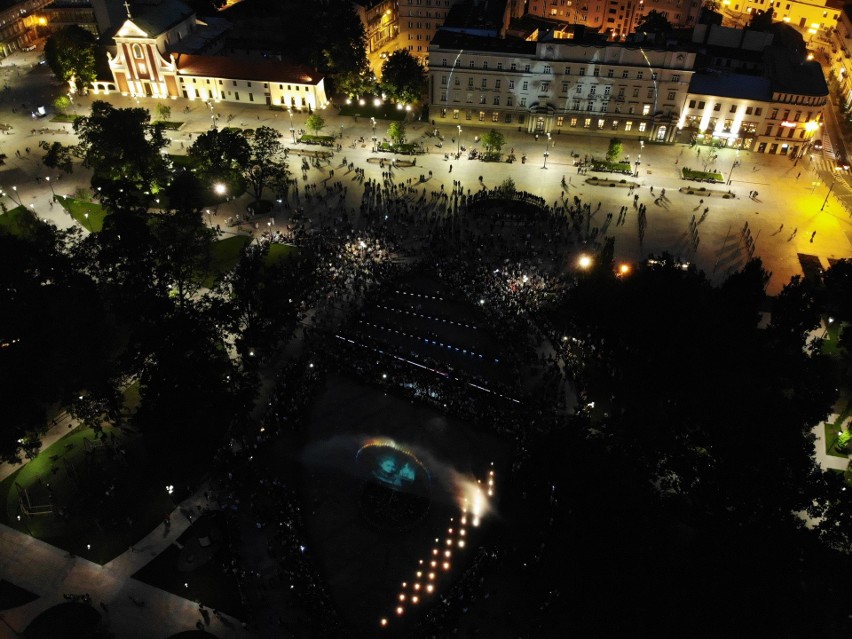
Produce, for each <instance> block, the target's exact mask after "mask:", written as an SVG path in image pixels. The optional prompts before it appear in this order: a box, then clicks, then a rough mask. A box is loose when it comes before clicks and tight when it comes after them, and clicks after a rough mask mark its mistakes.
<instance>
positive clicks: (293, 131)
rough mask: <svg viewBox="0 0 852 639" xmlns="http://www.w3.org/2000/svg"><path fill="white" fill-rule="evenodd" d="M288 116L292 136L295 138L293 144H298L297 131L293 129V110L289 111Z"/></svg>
mask: <svg viewBox="0 0 852 639" xmlns="http://www.w3.org/2000/svg"><path fill="white" fill-rule="evenodd" d="M287 115H289V116H290V135H292V136H293V144H296V129H294V128H293V109H292V107H291V108H288V109H287Z"/></svg>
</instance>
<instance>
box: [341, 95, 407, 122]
mask: <svg viewBox="0 0 852 639" xmlns="http://www.w3.org/2000/svg"><path fill="white" fill-rule="evenodd" d="M405 113H406V112H405V110H404V109H397V108H396V105H395V104H390V103H388V102H383V103H382V104H380V105H379V106H373V98H366V99H365V100H364V104H358V101H357V100H353V102H352V104H344V105H343V106H342V107H340V115H350V116H352V117H359V118H376V119H377V120H404V119H405Z"/></svg>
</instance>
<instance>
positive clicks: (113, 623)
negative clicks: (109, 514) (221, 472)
mask: <svg viewBox="0 0 852 639" xmlns="http://www.w3.org/2000/svg"><path fill="white" fill-rule="evenodd" d="M207 490H209V489H208V487H207V486H202V487H201V488H199V489H198V491H197V492H196V493H195V494H194V495H192V496H191V497H189V498H188V499H186V500H184V501H183V502H181V504H180V505H179V506H178V507H176V508H175V510H174V511H173V512H172V525H171V526H170V528H169V530H168V532H167V534H165V535H164V534H163V528H162V527H161V526H158V527H157V528H156V529H154V530H153V531H151V532H150V533H149V534H148V535H147V536H146V537H144V538H143V539H142V540H140V541H139V542H137V544H136V545H135V546H134V551H130V550H129V549H128V550H127V551H126V552H124V553H123V554H121V555H119V556H118V557H116V558H115V559H113V560H112V561H110V562H109V563H107V564H105V565H103V566H100V565H98V564H95V563H92V562H90V561H87V560H85V559H81V558H80V557H69V556H68V555H67V554H66V553H65V551H64V550H61V549H59V548H56V547H55V546H51V545H50V544H47V543H45V542H43V541H40V540H38V539H34V538H33V537H30V536H29V535H26V534H24V533H22V532H18V531H16V530H13V529H11V528H8V527H6V526H2V525H0V575H2V576H3V578H4V579H6V580H8V581H10V582H11V583H13V584H15V585H17V586H20V587H22V588H26V589H27V590H29V591H31V592H33V593H35V594H37V595H39V598H38V599H36V600H35V601H32V602H30V603H29V604H26V605H24V606H20V607H18V608H14V609H12V610H8V611H5V612H4V613H3V614H4V616H5V618H6V621H7V622H8V623H9V624H10V625H11V626H12V627H13V628H15V629H16V630H19V631H23V630H24V629H25V628H26V627H27V625H28V624H29V623H30V622H31V621H32V620H33V619H34V618H35V617H36V616H38V615H39V614H40V613H42V612H44V611H45V610H47V609H48V608H50V607H52V606H55V605H57V604H61V603H65V600H64V599H63V597H62V595H63V594H64V593H75V594H81V593H88V594H89V595H90V596H91V597H92V605H93V606H95V607H96V608H97V609H98V610H99V612H102V610H101V609H100V604H101V603H103V604H105V605H106V607H107V610H108V613H106V614H103V613H102V615H103V616H104V618H105V621H106V623H107V625H108V627H109V629H110V630H111V631H112V632H114V633H115V635H116V637H118V638H120V639H125V638H131V637H145V638H152V639H157V638H160V637H168V636H170V635H172V634H175V633H178V632H182V631H187V630H194V629H195V623H196V622H197V621H198V620H199V619H201V616H200V615H199V614H198V605H197V604H196V603H195V602H193V601H189V600H188V599H184V598H183V597H179V596H177V595H173V594H171V593H167V592H165V591H163V590H160V589H158V588H155V587H153V586H149V585H147V584H144V583H142V582H140V581H136V580H134V579H132V578H131V575H133V574H134V573H135V572H136V571H138V570H139V569H140V568H142V567H143V566H144V565H145V564H147V563H148V562H149V561H151V560H152V559H153V558H154V557H156V556H157V555H158V554H160V553H161V552H163V551H164V550H165V549H166V548H168V547H169V546H170V545H171V544H172V543H173V542H174V541H175V540H176V539H177V538H178V537H179V536H180V535H181V534H182V533H183V532H184V531H185V530H186V529H187V528H189V525H190V522H189V521H188V520H187V518H186V517H185V516H184V515H183V514H182V513H181V508H185V509H188V510H190V511H192V512H197V506H198V505H202V506H205V505H206V500H205V498H204V492H205V491H207ZM131 596H133V597H135V598H137V599H141V600H142V601H144V602H145V605H144V607H140V606H137V605H135V604H134V603H133V602H132V601H131V600H130V597H131ZM202 603H203V602H202ZM223 616H224V617H225V619H226V620H228V622H229V623H230V626H226V625H224V624H222V623H221V622H220V621H218V620H217V619H216V618H215V617H213V618H212V619H211V624H210V626H209V630H210V632H211V633H214V634H215V636H216V637H218V638H219V639H236V638H238V637H239V638H241V639H250V638H251V637H254V636H255V635H254V634H252V633H250V632H248V631H246V630H244V629H243V628H242V626H241V625H240V621H238V620H235V619H231V618H228V617H227V616H225V615H223ZM4 632H5V633H6V634H4ZM6 636H9V637H11V633H9V631H8V628H6V627H5V626H0V637H6Z"/></svg>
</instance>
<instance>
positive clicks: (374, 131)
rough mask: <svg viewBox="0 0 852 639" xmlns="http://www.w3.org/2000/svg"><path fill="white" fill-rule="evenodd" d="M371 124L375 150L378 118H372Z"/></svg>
mask: <svg viewBox="0 0 852 639" xmlns="http://www.w3.org/2000/svg"><path fill="white" fill-rule="evenodd" d="M370 125H371V126H372V127H373V150H374V151H375V150H376V149H375V147H376V118H370Z"/></svg>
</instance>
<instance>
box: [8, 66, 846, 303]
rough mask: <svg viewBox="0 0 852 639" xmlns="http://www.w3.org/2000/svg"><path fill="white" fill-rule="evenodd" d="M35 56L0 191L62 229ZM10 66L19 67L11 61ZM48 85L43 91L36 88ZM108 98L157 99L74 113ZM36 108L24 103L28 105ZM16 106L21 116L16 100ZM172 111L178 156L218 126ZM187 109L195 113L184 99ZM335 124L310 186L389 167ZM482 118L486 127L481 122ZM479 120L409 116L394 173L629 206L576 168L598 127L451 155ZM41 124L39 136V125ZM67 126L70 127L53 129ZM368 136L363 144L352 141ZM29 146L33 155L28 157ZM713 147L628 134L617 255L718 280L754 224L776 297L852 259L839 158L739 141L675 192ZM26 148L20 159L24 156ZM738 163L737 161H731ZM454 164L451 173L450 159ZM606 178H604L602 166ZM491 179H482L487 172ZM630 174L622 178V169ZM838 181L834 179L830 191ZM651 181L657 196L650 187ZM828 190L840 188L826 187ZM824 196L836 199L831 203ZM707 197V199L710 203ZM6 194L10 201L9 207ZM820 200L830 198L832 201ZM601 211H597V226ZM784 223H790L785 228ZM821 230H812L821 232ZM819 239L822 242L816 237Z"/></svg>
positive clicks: (740, 258) (347, 128) (615, 232)
mask: <svg viewBox="0 0 852 639" xmlns="http://www.w3.org/2000/svg"><path fill="white" fill-rule="evenodd" d="M34 60H35V58H34V54H32V53H31V54H16V55H15V56H11V57H10V58H7V59H6V60H5V61H4V62H3V65H4V66H3V67H2V68H4V69H5V70H4V72H3V73H4V76H3V79H4V81H5V82H9V83H10V84H9V86H10V89H9V90H6V91H4V92H3V102H2V103H0V124H5V125H7V126H11V127H12V128H11V135H10V134H8V132H7V133H4V134H2V137H0V140H2V147H3V152H4V153H5V154H6V155H7V159H6V164H5V166H3V167H2V169H0V188H2V189H3V190H5V191H6V192H9V191H10V188H11V186H13V185H14V186H17V195H18V196H19V199H20V200H21V202H22V203H24V204H25V205H27V206H28V207H34V210H35V211H36V213H37V214H38V216H39V217H41V218H44V219H48V220H50V221H52V222H54V223H56V224H57V225H58V226H60V227H67V226H70V225H72V224H73V223H74V222H73V220H72V219H71V218H70V216H68V215H67V214H66V213H65V212H64V211H63V210H62V209H61V208H60V207H58V206H54V207H52V208H51V207H50V206H49V201H50V197H51V191H50V185H48V184H46V183H45V182H44V181H42V182H41V183H40V184H37V183H36V179H35V178H36V176H42V177H43V176H45V175H49V173H48V170H47V169H46V168H45V167H44V166H43V165H41V162H40V157H41V154H42V153H41V151H40V150H39V149H38V143H39V141H41V140H51V141H52V140H59V141H62V142H65V143H72V142H73V140H74V136H73V135H72V134H71V133H70V132H71V125H70V124H61V123H55V122H50V117H47V118H44V119H40V120H34V119H32V118H31V116H30V108H31V107H32V106H34V105H35V104H36V103H37V99H38V98H37V99H36V100H34V99H33V98H28V97H27V96H28V95H37V96H39V97H41V98H43V99H42V100H41V102H48V103H49V101H48V100H47V98H46V97H45V95H44V93H42V92H40V91H44V92H47V91H48V90H47V89H43V87H44V85H45V84H47V85H49V86H50V87H51V88H50V90H52V91H54V92H58V91H59V88H58V87H57V86H56V83H55V81H54V80H53V79H52V78H51V76H50V75H49V74H45V73H43V72H42V71H43V69H44V65H42V66H41V67H40V68H39V67H38V66H36V71H35V73H36V74H37V75H36V76H33V75H32V74H33V64H34ZM10 65H17V66H15V67H14V68H13V70H12V71H10V69H11V68H12V67H10ZM16 81H17V82H20V83H21V87H20V88H15V87H16V86H17V85H15V84H14V82H16ZM39 87H42V89H39ZM97 99H106V100H109V101H110V102H111V103H113V104H114V105H115V106H117V107H127V106H137V105H141V106H146V107H148V108H150V109H153V108H154V107H155V106H156V104H157V101H156V100H153V99H151V100H143V101H137V100H136V99H134V98H128V97H122V96H120V95H109V96H96V95H89V96H86V97H83V96H79V97H77V98H75V110H76V111H77V112H78V113H86V112H88V106H89V105H90V104H91V102H92V101H93V100H97ZM23 104H27V105H28V107H27V108H24V107H23V106H22V105H23ZM13 106H14V107H16V111H17V112H16V113H11V112H10V111H11V108H12V107H13ZM170 106H171V107H172V119H173V120H175V121H182V122H184V125H183V126H182V127H181V129H180V130H179V131H170V132H168V135H169V137H170V138H171V139H172V145H171V148H170V152H172V153H176V154H180V153H182V152H185V149H186V148H187V147H188V146H189V145H190V144H191V143H192V139H194V137H195V136H197V134H199V133H201V132H204V131H206V130H208V129H209V128H210V126H211V123H212V122H211V110H210V109H209V108H208V106H207V105H205V104H204V103H200V102H187V101H185V100H174V101H171V102H170ZM186 106H189V111H188V112H186V111H185V107H186ZM212 113H213V114H214V115H217V116H218V120H217V121H218V123H219V125H220V126H224V125H225V124H226V123H227V122H229V121H230V125H231V126H240V127H246V128H254V127H257V126H261V125H264V126H272V127H274V128H277V129H278V130H280V131H281V132H282V133H283V140H284V141H285V142H288V141H290V140H291V139H292V138H291V135H290V131H289V128H290V121H289V118H288V115H287V113H286V112H280V111H271V110H269V109H268V108H267V107H264V106H256V105H245V106H241V105H235V104H225V103H220V104H216V105H215V106H214V109H213V111H212ZM322 115H323V117H324V118H325V119H326V121H327V126H326V129H325V130H324V133H327V134H331V133H333V134H335V135H341V134H342V136H343V137H342V146H343V149H342V151H340V152H337V153H336V154H335V157H334V158H333V160H332V162H331V166H324V167H322V168H320V169H317V168H314V167H312V168H311V169H310V171H309V179H308V181H309V182H315V183H316V182H322V181H324V180H326V179H327V178H328V177H329V175H328V172H329V170H332V169H334V168H335V167H337V166H338V165H339V164H340V163H341V161H342V158H343V157H345V158H346V159H347V160H348V161H349V162H354V163H355V164H356V166H358V167H360V168H363V169H364V171H365V175H366V178H368V179H369V178H374V179H381V174H382V171H383V168H382V167H381V166H380V165H378V164H374V163H368V162H367V159H368V158H369V157H371V156H374V154H372V153H371V148H370V147H371V144H370V138H371V137H372V128H371V126H370V121H369V119H368V118H358V119H357V121H356V120H355V119H354V118H351V117H340V116H338V115H336V111H335V109H334V108H329V109H327V110H326V111H324V112H323V113H322ZM306 117H307V114H294V115H293V126H294V127H295V128H296V129H303V128H304V123H305V119H306ZM476 124H478V123H476ZM476 124H475V123H472V122H466V121H460V125H461V127H462V132H461V139H460V144H459V142H458V141H456V137H457V136H458V131H457V129H456V128H455V127H453V128H452V130H444V131H440V134H441V136H442V137H443V143H442V147H440V148H438V147H437V146H435V143H437V142H439V140H437V139H435V138H434V137H430V136H429V135H428V134H429V133H431V131H432V127H431V125H430V124H429V123H428V122H417V121H414V122H411V123H409V124H408V137H409V140H412V141H413V140H419V141H421V142H423V143H424V144H425V145H428V153H427V154H425V155H422V156H418V158H417V165H416V166H414V167H411V168H405V169H399V170H398V171H397V172H396V175H395V178H396V180H397V181H405V180H407V179H409V178H414V179H415V180H416V179H418V178H419V176H420V175H421V174H426V173H428V172H429V171H432V174H433V176H432V179H430V180H428V181H427V183H426V184H424V185H423V186H424V187H425V188H427V189H428V190H434V191H437V190H439V188H440V185H441V184H444V185H445V186H446V187H447V188H449V187H450V186H451V184H452V181H453V180H461V181H462V184H463V185H464V187H465V188H468V189H470V190H471V191H475V190H477V189H480V188H482V187H483V186H484V187H487V188H490V187H494V186H497V185H498V184H499V183H500V182H502V181H503V180H504V179H506V178H509V177H511V178H512V179H513V180H514V181H515V184H516V186H517V188H518V189H519V190H527V191H530V192H532V193H536V194H538V195H541V196H542V197H544V199H545V201H547V202H549V203H556V202H557V201H558V200H559V199H560V197H561V196H563V195H564V196H565V197H566V198H568V199H569V200H570V199H573V197H574V196H576V197H579V198H580V199H582V200H583V201H584V202H590V203H592V206H593V209H594V208H595V207H596V205H595V203H596V202H601V203H602V204H601V208H600V212H599V213H598V216H599V218H600V220H599V222H600V226H601V227H603V224H604V218H605V215H606V213H607V212H615V211H618V210H620V208H621V206H624V205H628V206H632V202H633V197H632V195H628V193H627V189H623V188H617V187H615V188H608V187H604V186H592V185H590V184H588V183H587V182H586V180H587V178H588V177H590V176H591V175H593V174H591V173H590V174H589V175H578V172H577V168H576V167H575V166H574V161H575V157H576V156H579V157H580V158H581V159H582V158H584V157H585V156H589V157H592V156H594V157H598V158H601V157H603V156H604V154H605V152H606V147H607V145H608V138H607V137H606V136H595V135H589V134H567V133H566V134H562V135H560V134H554V135H553V136H552V138H553V139H552V142H551V144H550V147H549V148H550V155H549V157H548V160H547V168H543V164H544V153H545V151H546V150H547V148H548V142H547V138H546V137H545V136H539V138H538V140H536V139H535V137H534V136H532V135H530V134H527V133H519V132H517V131H513V132H504V133H506V147H505V149H504V151H506V152H508V151H510V150H512V149H514V153H515V155H516V156H517V158H518V159H519V160H520V158H521V156H522V155H526V158H527V161H526V163H525V164H522V163H521V162H520V161H517V162H515V163H513V164H508V163H483V162H480V161H477V160H469V159H467V154H465V153H462V154H461V159H458V160H456V159H454V158H452V157H451V158H450V159H446V158H445V155H446V154H448V153H453V154H454V153H455V152H456V150H457V148H458V147H459V146H465V147H467V149H468V150H470V149H472V148H479V147H478V145H477V144H476V142H475V141H474V138H475V137H476V136H481V135H482V134H483V133H484V132H486V131H487V130H488V128H487V126H477V125H476ZM386 126H387V123H386V122H382V121H379V122H378V125H377V127H376V133H377V135H378V136H380V137H381V136H382V133H383V131H384V129H385V128H386ZM40 129H48V130H50V131H52V132H51V133H39V130H40ZM34 131H35V132H34ZM53 131H63V133H53ZM359 138H364V140H365V142H364V143H355V144H354V147H353V140H357V139H359ZM288 146H289V147H291V148H294V149H298V148H300V147H301V148H308V147H303V146H302V145H293V144H288ZM27 147H29V149H30V153H29V154H27V153H26V148H27ZM699 150H700V151H701V152H702V154H706V153H709V152H711V151H712V150H711V149H708V148H698V147H695V148H690V147H688V146H686V145H673V146H670V145H656V144H648V143H646V144H644V145H642V147H640V143H639V142H638V141H633V140H626V139H625V140H624V152H625V154H627V155H628V156H629V159H630V161H631V163H635V162H636V161H637V160H638V161H639V162H640V165H639V176H638V178H636V179H635V181H637V182H638V184H639V185H640V188H639V190H638V193H639V195H640V198H639V203H643V204H645V205H646V206H647V209H648V212H647V228H646V229H645V233H644V237H642V238H640V234H639V228H638V223H637V218H636V215H635V209H632V208H630V210H629V211H628V215H627V220H626V222H625V223H624V224H622V225H609V226H608V227H607V228H606V233H605V234H606V235H608V236H612V237H614V238H615V254H616V258H617V259H618V260H623V261H630V262H636V261H639V260H642V259H644V258H646V257H647V256H648V255H649V254H652V253H661V252H664V251H667V252H669V253H671V254H672V255H674V256H675V257H677V258H679V259H681V260H682V261H688V262H692V263H695V264H697V265H698V267H699V268H701V269H702V270H704V271H705V272H706V273H707V274H708V275H709V276H710V277H711V278H712V279H713V280H714V281H717V282H718V281H721V280H722V279H723V278H724V277H725V276H726V275H727V274H729V273H730V272H732V271H733V270H736V269H737V268H739V267H741V266H742V265H743V264H744V263H745V261H746V260H747V259H748V247H747V245H746V244H745V242H744V238H743V237H742V235H741V230H742V228H743V226H744V224H745V223H746V222H747V223H748V227H749V229H750V230H751V236H752V238H755V245H756V246H755V252H754V254H755V255H756V256H759V257H760V258H761V259H763V261H764V264H765V266H766V268H767V269H768V270H769V271H771V272H772V278H771V280H770V282H769V285H768V287H767V291H768V293H769V294H777V293H778V291H780V289H781V287H782V286H783V285H784V284H785V283H786V282H788V281H789V279H790V277H792V276H793V275H797V274H801V272H802V269H801V266H800V263H799V259H798V254H808V255H815V256H817V257H818V258H819V260H820V262H821V264H822V266H823V268H826V267H828V265H829V260H832V259H841V258H844V257H849V256H850V255H852V218H850V214H849V212H848V211H847V210H846V208H845V207H844V201H845V202H850V200H849V198H850V197H852V190H850V189H849V187H848V185H847V184H846V181H845V179H837V180H836V181H835V179H834V178H835V175H834V174H833V173H832V171H831V169H832V163H831V162H830V161H829V160H827V159H826V158H824V157H823V156H822V155H820V154H814V155H813V156H810V157H809V156H806V157H804V158H802V159H801V160H800V161H799V162H798V164H794V162H793V161H792V160H790V159H788V158H785V157H781V156H769V155H762V154H756V153H750V152H746V151H743V152H736V151H734V150H731V149H720V150H716V152H717V153H718V158H717V159H716V160H715V161H714V162H713V163H712V166H711V167H710V168H715V169H716V170H718V171H719V172H721V173H722V174H723V175H724V176H725V178H728V177H730V179H731V184H730V186H728V185H721V184H720V185H704V186H707V188H708V189H712V190H713V191H714V192H716V193H715V194H714V195H713V196H711V197H699V196H698V195H687V194H683V193H680V192H678V189H679V188H681V187H686V186H688V185H692V186H697V185H696V184H695V183H691V182H686V181H685V180H683V179H681V178H680V169H681V168H683V167H684V166H687V167H691V168H695V169H701V168H703V164H702V162H701V158H700V157H699V156H698V155H697V152H698V151H699ZM17 151H20V153H21V157H18V155H17V153H16V152H17ZM735 161H738V162H739V164H738V165H737V166H736V167H735V168H733V170H732V166H733V164H734V162H735ZM451 165H452V167H453V170H452V173H450V166H451ZM342 173H343V172H342V171H337V172H336V176H335V177H336V179H342V181H343V182H344V184H347V183H348V178H352V177H354V176H353V175H351V174H350V175H349V176H341V174H342ZM596 175H599V176H601V177H605V176H606V174H596ZM480 176H482V177H483V181H482V184H480V182H479V177H480ZM563 177H564V178H565V180H566V183H568V182H569V181H570V183H568V188H567V189H563V187H562V185H561V182H562V178H563ZM614 177H619V178H620V177H621V176H614ZM88 181H89V175H88V174H87V172H86V171H85V170H82V169H80V168H75V172H74V173H73V174H72V175H70V176H64V175H63V176H62V177H61V179H60V181H59V182H58V183H57V182H55V181H54V182H53V185H54V188H55V190H56V192H57V193H73V191H74V190H75V189H76V188H77V187H78V186H79V187H84V188H85V187H88ZM832 184H834V186H833V187H832ZM651 187H653V188H654V193H652V192H651ZM662 189H666V200H664V201H663V202H661V203H660V204H655V200H656V197H657V195H658V194H659V193H660V192H661V190H662ZM829 189H831V193H830V194H829V193H828V192H829ZM728 190H730V191H732V192H733V194H735V196H736V197H734V198H731V199H724V198H723V197H722V196H721V195H722V194H723V193H724V192H726V191H728ZM752 191H757V193H758V195H757V197H756V198H754V199H751V198H749V193H751V192H752ZM826 195H828V199H827V200H826ZM249 199H250V198H249V196H247V195H245V196H243V197H242V198H239V199H237V200H235V201H232V202H230V203H229V204H227V205H222V206H219V207H218V209H217V210H216V211H215V212H214V214H213V216H212V221H213V222H214V223H219V224H221V225H222V227H223V228H224V227H225V226H226V225H225V224H224V222H225V220H226V219H227V218H229V217H233V216H235V215H236V214H241V215H245V205H246V204H247V203H248V201H249ZM700 200H704V202H703V203H701V201H700ZM360 201H361V189H360V188H358V187H357V184H356V183H355V182H352V184H351V188H349V189H348V197H347V206H349V207H352V208H355V209H356V210H357V209H358V205H359V204H360ZM8 204H9V203H8V201H7V205H8ZM823 204H825V206H824V208H823ZM704 208H709V211H708V213H707V215H706V216H705V217H704V219H703V220H702V221H701V222H700V223H699V224H698V237H699V238H700V239H699V242H698V246H697V248H696V247H695V245H694V242H693V240H692V232H691V229H690V223H691V220H692V217H693V214H696V217H695V221H696V222H698V221H699V220H700V219H701V213H703V210H704ZM596 221H598V220H595V218H594V217H593V218H592V224H593V225H594V224H595V222H596ZM283 222H284V220H283V219H282V218H281V215H280V214H278V215H277V217H276V223H283ZM782 225H783V226H782ZM814 232H816V235H815V236H813V233H814ZM812 236H813V241H811V238H812Z"/></svg>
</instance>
